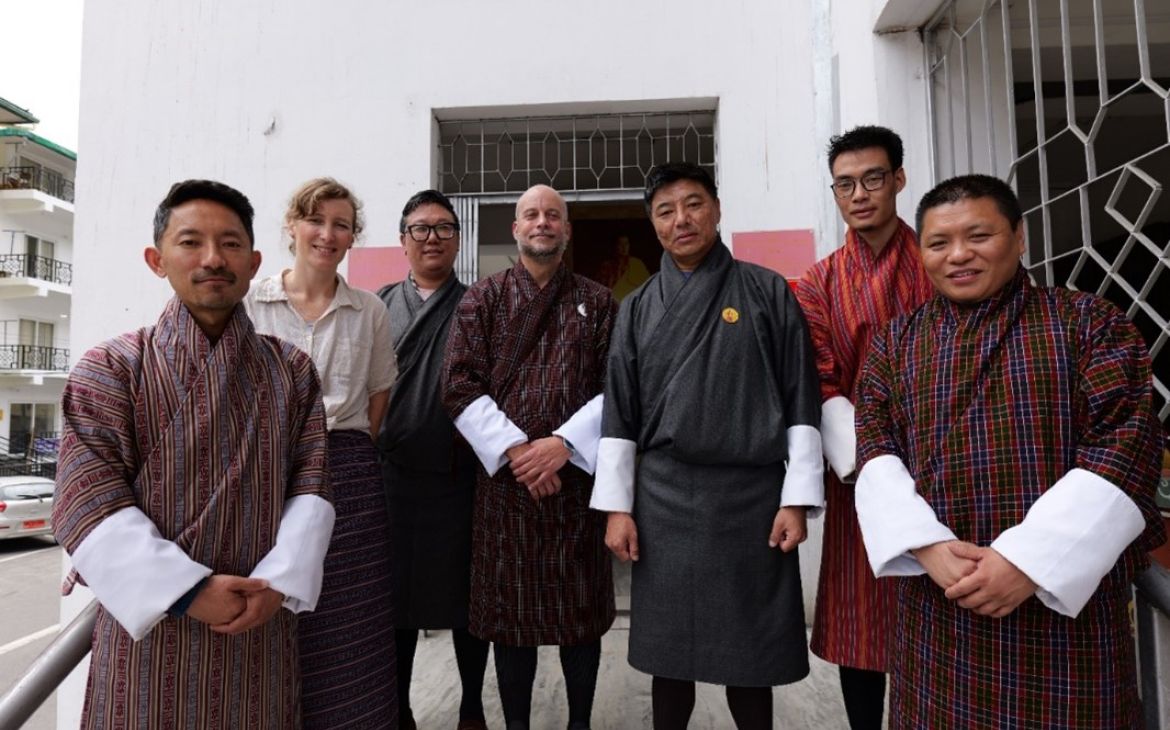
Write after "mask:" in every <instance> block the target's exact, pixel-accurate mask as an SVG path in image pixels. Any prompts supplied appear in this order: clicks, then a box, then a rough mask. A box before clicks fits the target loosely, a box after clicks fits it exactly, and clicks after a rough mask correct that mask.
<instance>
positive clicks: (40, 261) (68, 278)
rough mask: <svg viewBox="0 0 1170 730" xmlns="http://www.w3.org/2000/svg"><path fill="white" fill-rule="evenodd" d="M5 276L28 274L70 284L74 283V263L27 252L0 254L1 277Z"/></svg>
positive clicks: (57, 282) (33, 277) (36, 277)
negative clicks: (31, 254)
mask: <svg viewBox="0 0 1170 730" xmlns="http://www.w3.org/2000/svg"><path fill="white" fill-rule="evenodd" d="M4 276H27V277H29V278H31V279H42V280H44V281H51V282H54V283H56V284H65V285H66V286H69V285H71V284H72V283H73V264H70V263H67V262H65V261H58V260H57V259H51V258H48V257H46V256H30V255H29V254H25V253H9V254H0V277H4Z"/></svg>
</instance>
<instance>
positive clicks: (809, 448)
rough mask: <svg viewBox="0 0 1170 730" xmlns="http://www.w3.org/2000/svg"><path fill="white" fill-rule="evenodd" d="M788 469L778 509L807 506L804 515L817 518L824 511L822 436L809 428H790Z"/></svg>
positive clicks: (788, 431) (788, 433) (788, 434)
mask: <svg viewBox="0 0 1170 730" xmlns="http://www.w3.org/2000/svg"><path fill="white" fill-rule="evenodd" d="M785 434H786V435H787V438H788V469H787V470H786V471H785V472H784V486H783V488H781V490H780V506H781V507H808V508H809V509H808V513H807V516H809V517H819V516H820V514H821V511H822V510H823V509H824V508H825V460H824V459H823V458H821V433H820V431H818V430H816V429H815V428H813V427H812V426H804V425H801V426H791V427H789V429H788V430H787V431H786V432H785Z"/></svg>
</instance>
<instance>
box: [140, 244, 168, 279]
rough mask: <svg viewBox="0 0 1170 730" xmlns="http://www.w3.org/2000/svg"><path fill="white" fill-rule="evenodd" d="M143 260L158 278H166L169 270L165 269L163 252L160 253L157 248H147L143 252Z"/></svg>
mask: <svg viewBox="0 0 1170 730" xmlns="http://www.w3.org/2000/svg"><path fill="white" fill-rule="evenodd" d="M142 258H143V260H144V261H146V265H147V266H149V267H150V270H151V271H153V272H154V273H155V275H156V276H158V277H159V278H162V279H165V278H166V276H167V270H166V268H164V267H163V260H162V251H159V250H158V247H157V246H147V247H146V248H144V249H143V250H142Z"/></svg>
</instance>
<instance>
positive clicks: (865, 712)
mask: <svg viewBox="0 0 1170 730" xmlns="http://www.w3.org/2000/svg"><path fill="white" fill-rule="evenodd" d="M828 152H829V172H830V173H831V174H832V176H833V181H832V184H831V185H830V188H831V189H832V192H833V199H834V200H835V201H836V203H837V209H838V210H839V211H840V212H841V218H842V219H844V221H845V223H846V224H847V225H848V226H849V228H848V230H846V232H845V243H844V244H843V245H842V246H841V248H839V249H837V250H836V251H834V252H833V253H831V254H829V255H828V256H827V257H825V258H823V259H821V260H820V261H818V262H817V263H816V264H815V265H814V266H813V267H812V268H810V269H809V270H808V271H807V272H806V273H805V275H804V276H803V277H802V278H801V280H800V282H799V283H798V284H797V286H796V298H797V301H799V302H800V306H801V308H802V309H803V310H804V316H805V318H806V319H807V320H808V330H809V336H810V337H811V338H812V342H813V348H814V350H815V353H816V359H817V374H818V375H819V377H820V390H821V400H822V401H823V403H822V406H821V443H822V445H823V447H824V452H825V457H826V459H827V460H828V463H829V467H830V468H829V469H826V470H825V501H826V505H825V532H824V540H823V542H822V546H821V571H820V581H819V583H818V585H817V604H816V613H815V615H814V618H813V632H812V641H811V642H810V647H809V648H810V649H812V651H813V653H814V654H816V655H817V656H819V657H820V658H822V659H824V660H825V661H829V662H832V663H834V664H837V665H839V671H840V676H841V692H842V695H843V697H844V699H845V711H846V714H847V715H848V717H849V725H850V727H852V728H853V730H881V727H882V714H883V712H884V711H885V695H886V672H888V671H889V662H890V654H889V635H890V627H891V626H892V624H893V618H894V582H893V581H890V580H878V579H875V578H874V577H873V573H872V572H871V571H870V569H869V563H868V561H867V560H866V557H865V546H864V545H863V544H862V541H861V530H860V529H859V528H858V526H857V513H856V511H855V510H854V508H853V487H854V480H855V478H856V476H857V475H856V473H855V466H856V452H857V437H856V433H855V431H854V425H853V411H854V404H855V403H856V402H857V376H858V374H859V371H860V370H861V364H862V363H863V362H865V356H866V354H868V352H869V342H870V340H871V339H872V338H873V336H874V334H876V333H877V332H878V331H880V330H881V329H882V327H884V326H885V324H886V322H888V321H889V320H890V319H892V318H893V317H897V316H898V315H902V314H908V313H910V312H913V311H914V310H915V309H917V308H918V307H919V306H920V305H921V304H922V303H923V302H925V301H926V300H927V299H928V298H929V297H930V295H931V293H932V292H933V289H932V287H931V285H930V279H928V278H927V277H926V272H925V271H923V270H922V260H921V259H920V258H919V255H918V239H917V238H915V236H914V231H913V230H912V229H911V228H910V226H908V225H906V224H905V223H904V222H903V221H902V219H901V218H900V217H899V216H898V207H897V197H898V193H900V192H901V191H902V188H903V187H905V185H906V172H905V170H903V169H902V139H901V138H900V137H899V136H898V135H897V134H895V133H894V132H892V131H890V130H889V129H886V128H885V127H873V126H863V127H856V128H854V129H851V130H849V131H848V132H846V133H845V134H842V135H840V136H837V137H833V138H832V139H831V140H830V141H829V150H828Z"/></svg>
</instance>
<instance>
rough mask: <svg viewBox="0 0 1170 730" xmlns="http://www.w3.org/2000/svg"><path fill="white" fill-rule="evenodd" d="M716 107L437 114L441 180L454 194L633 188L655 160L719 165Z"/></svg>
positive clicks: (638, 186)
mask: <svg viewBox="0 0 1170 730" xmlns="http://www.w3.org/2000/svg"><path fill="white" fill-rule="evenodd" d="M714 127H715V112H714V111H710V110H708V111H687V112H654V113H649V112H648V113H635V114H589V115H583V116H545V117H521V118H512V119H476V120H463V121H440V122H439V175H438V177H439V188H440V189H441V190H442V191H443V192H444V193H447V194H449V195H451V194H453V195H480V194H492V193H519V192H523V191H525V190H527V189H528V188H530V187H531V186H533V185H538V184H544V185H550V186H552V187H554V188H556V189H557V190H559V191H561V192H580V191H589V190H636V189H641V188H642V187H643V186H644V185H645V181H646V174H647V173H649V172H650V168H652V167H654V166H655V165H657V164H660V163H663V162H679V161H687V162H694V163H697V164H699V165H703V166H705V167H707V168H708V170H709V171H710V172H711V173H712V175H714V173H715V133H714Z"/></svg>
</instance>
